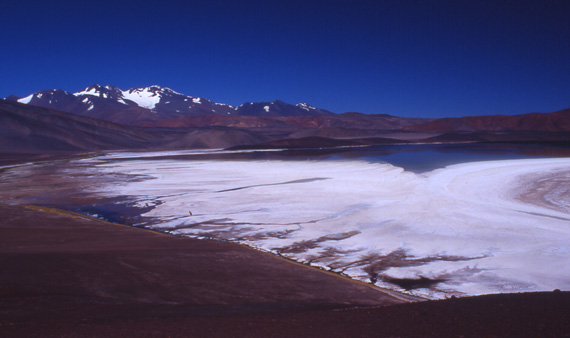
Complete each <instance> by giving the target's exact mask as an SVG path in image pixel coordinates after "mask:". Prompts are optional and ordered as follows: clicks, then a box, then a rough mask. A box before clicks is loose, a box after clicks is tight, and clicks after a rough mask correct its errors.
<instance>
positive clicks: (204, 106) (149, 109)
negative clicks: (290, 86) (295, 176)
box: [5, 84, 334, 124]
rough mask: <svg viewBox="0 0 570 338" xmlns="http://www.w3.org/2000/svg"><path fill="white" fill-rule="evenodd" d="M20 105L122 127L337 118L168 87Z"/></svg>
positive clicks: (35, 99)
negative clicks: (218, 119) (195, 119)
mask: <svg viewBox="0 0 570 338" xmlns="http://www.w3.org/2000/svg"><path fill="white" fill-rule="evenodd" d="M5 99H6V100H9V101H17V102H19V103H23V104H30V105H34V106H38V107H43V108H49V109H55V110H60V111H65V112H69V113H74V114H78V115H83V116H89V117H94V118H99V119H103V120H107V121H111V122H117V123H122V124H141V123H147V122H153V121H161V120H166V119H174V118H180V117H187V116H206V115H211V114H214V115H220V116H326V115H334V113H332V112H329V111H327V110H325V109H320V108H317V107H314V106H311V105H309V104H307V103H297V104H295V105H293V104H289V103H286V102H283V101H281V100H274V101H271V102H245V103H243V104H241V105H240V106H237V107H236V106H232V105H230V104H225V103H218V102H212V101H211V100H209V99H207V98H204V97H194V96H189V95H185V94H182V93H179V92H177V91H175V90H173V89H171V88H168V87H161V86H158V85H151V86H148V87H141V88H130V89H127V90H122V89H119V88H118V87H115V86H113V85H105V86H103V85H100V84H94V85H91V86H88V87H86V88H84V89H82V90H80V91H78V92H75V93H69V92H67V91H64V90H61V89H47V90H42V91H39V92H35V93H32V94H30V95H28V96H25V97H22V98H18V97H17V96H13V95H11V96H9V97H7V98H5Z"/></svg>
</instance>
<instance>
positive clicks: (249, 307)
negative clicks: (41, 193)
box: [0, 206, 570, 337]
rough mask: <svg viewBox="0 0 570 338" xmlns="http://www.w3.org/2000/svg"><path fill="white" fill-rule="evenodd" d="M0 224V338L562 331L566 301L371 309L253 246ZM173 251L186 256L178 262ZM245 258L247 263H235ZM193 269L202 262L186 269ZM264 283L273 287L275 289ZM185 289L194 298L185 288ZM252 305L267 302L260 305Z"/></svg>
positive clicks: (21, 222) (97, 224) (7, 209)
mask: <svg viewBox="0 0 570 338" xmlns="http://www.w3.org/2000/svg"><path fill="white" fill-rule="evenodd" d="M0 214H2V216H3V219H5V221H4V222H2V224H1V225H0V227H1V228H2V232H3V233H4V236H2V237H1V238H0V241H1V242H3V243H2V245H1V246H0V266H1V267H2V271H3V272H4V273H3V274H2V275H0V280H1V283H0V304H1V305H0V313H2V316H1V317H0V334H2V335H6V336H10V337H61V336H66V337H101V336H105V337H124V336H125V335H127V336H137V337H164V336H172V337H185V336H252V337H262V336H273V337H291V336H298V337H325V336H326V337H331V336H333V337H334V336H338V337H341V336H349V335H358V336H362V337H384V336H386V337H388V336H418V335H421V336H425V335H427V336H459V335H462V336H465V337H477V336H482V335H483V336H505V335H507V336H520V337H525V336H528V337H531V336H541V335H542V336H544V335H547V336H561V335H563V334H567V333H569V332H570V323H569V322H568V321H567V320H565V319H566V318H568V316H569V315H570V292H549V293H529V294H504V295H489V296H478V297H466V298H457V299H449V300H440V301H422V302H411V303H409V302H402V301H401V300H390V301H389V302H388V303H384V304H376V305H375V304H372V303H370V298H369V297H378V296H379V294H380V293H381V292H378V290H373V289H372V288H370V287H369V286H364V285H358V283H355V282H352V281H347V280H344V279H342V278H338V277H333V276H331V275H329V274H323V273H322V272H321V271H316V270H314V269H308V268H307V267H306V266H299V265H298V264H297V263H295V264H293V262H290V261H288V262H285V261H283V260H280V259H277V258H275V257H274V256H272V255H268V254H266V253H260V252H258V251H256V250H254V249H252V248H247V249H246V248H243V247H241V246H238V245H235V244H231V243H223V242H217V241H204V240H192V239H190V238H180V237H177V236H171V235H166V234H163V233H156V232H154V231H143V229H137V228H134V227H131V226H126V225H121V224H114V223H109V222H104V221H101V220H98V219H93V218H90V217H87V216H83V215H80V214H75V213H70V212H67V211H63V212H60V211H57V210H54V209H48V210H47V212H46V209H45V208H37V207H31V208H30V207H24V206H0ZM185 243H191V245H190V246H188V245H186V244H185ZM196 246H198V247H196ZM179 250H193V251H189V252H187V253H185V254H183V255H182V256H179V255H177V254H176V252H179ZM227 250H229V251H227ZM236 250H237V251H236ZM191 252H194V253H193V254H192V253H191ZM189 254H190V255H191V256H188V255H189ZM192 255H198V256H192ZM244 255H245V256H244ZM250 255H253V256H255V257H256V258H255V259H254V260H249V259H244V257H250ZM221 256H222V257H221ZM192 257H194V258H192ZM197 259H201V260H204V263H199V264H196V262H197ZM173 261H174V263H173ZM182 262H186V263H187V264H191V266H189V267H184V264H181V263H182ZM228 262H232V263H233V264H229V265H228V264H227V263H228ZM267 262H269V265H267V264H266V263H267ZM203 264H205V265H203ZM223 264H225V265H223ZM234 264H237V265H238V266H237V267H236V266H235V265H234ZM221 265H223V266H221ZM276 266H280V268H278V269H277V270H275V267H276ZM169 267H170V268H169ZM228 267H232V269H233V270H232V271H227V270H226V269H227V268H228ZM140 268H142V269H143V270H140ZM196 269H198V270H196ZM200 269H205V270H200ZM212 269H213V270H215V271H212ZM266 269H273V270H272V271H269V272H268V271H267V270H266ZM18 271H19V272H18ZM198 271H202V272H203V273H204V274H206V275H207V276H206V278H201V276H202V274H201V273H199V272H198ZM246 271H256V274H254V275H249V274H248V273H247V272H246ZM279 271H281V272H279ZM295 271H296V272H295ZM275 273H279V274H281V275H280V277H277V279H275V278H276V276H275ZM283 273H284V274H283ZM291 273H293V274H294V276H289V274H291ZM220 274H221V275H220ZM307 275H311V276H312V277H310V278H308V277H307ZM222 276H226V277H231V278H229V279H228V278H223V277H222ZM286 276H288V277H286ZM219 278H222V279H221V280H219ZM252 279H259V282H253V283H252ZM324 281H327V282H324ZM220 282H222V283H220ZM275 282H277V283H275ZM189 283H190V284H194V287H196V288H197V289H196V288H188V284H189ZM232 285H235V286H237V288H234V287H232ZM224 289H227V290H228V291H230V292H229V293H224V292H221V291H223V290H224ZM349 289H352V290H354V291H356V292H352V293H351V291H350V290H349ZM295 290H297V291H295ZM332 290H336V291H335V292H336V294H331V291H332ZM291 292H293V293H291ZM295 292H297V293H296V294H295ZM236 293H237V295H238V296H239V295H241V296H240V297H236ZM315 294H321V296H317V297H315ZM343 294H344V295H345V296H342V295H343ZM346 296H348V297H346ZM242 297H243V298H242ZM263 297H269V298H267V299H266V301H267V300H268V301H269V302H259V300H262V299H263ZM307 297H309V298H307ZM321 297H329V299H335V303H327V302H323V300H324V298H321ZM343 297H344V299H343ZM280 299H281V300H280ZM285 299H289V300H288V301H287V302H285V303H284V302H283V300H285ZM311 299H313V300H311ZM358 299H360V300H365V299H368V302H369V303H368V304H367V305H365V304H359V302H358V301H357V300H358ZM378 299H379V300H380V299H384V300H389V299H390V296H388V298H378ZM354 305H356V306H357V307H354Z"/></svg>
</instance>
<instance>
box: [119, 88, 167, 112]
mask: <svg viewBox="0 0 570 338" xmlns="http://www.w3.org/2000/svg"><path fill="white" fill-rule="evenodd" d="M123 97H124V98H125V99H127V100H131V101H133V102H134V103H136V104H137V105H139V106H140V107H143V108H147V109H154V107H155V106H156V104H157V103H159V102H160V98H161V95H160V94H159V93H157V92H156V91H153V90H152V89H151V87H147V88H135V89H129V90H128V91H124V92H123Z"/></svg>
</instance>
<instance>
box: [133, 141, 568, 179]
mask: <svg viewBox="0 0 570 338" xmlns="http://www.w3.org/2000/svg"><path fill="white" fill-rule="evenodd" d="M544 157H570V145H566V144H561V143H549V144H536V143H518V144H517V143H473V144H414V145H409V144H406V145H382V146H367V147H350V148H313V149H284V150H280V151H275V150H268V151H264V150H255V151H246V152H240V151H236V152H221V153H217V152H206V153H197V154H185V155H168V156H155V157H150V158H144V157H139V158H137V160H141V159H143V160H151V159H154V160H161V159H166V158H171V159H179V160H285V161H286V160H297V161H299V160H312V161H324V160H364V161H368V162H371V163H390V164H392V165H395V166H397V167H402V168H404V169H406V170H407V171H411V172H415V173H423V172H427V171H431V170H434V169H438V168H443V167H445V166H448V165H452V164H458V163H465V162H476V161H490V160H513V159H528V158H544Z"/></svg>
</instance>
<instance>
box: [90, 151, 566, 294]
mask: <svg viewBox="0 0 570 338" xmlns="http://www.w3.org/2000/svg"><path fill="white" fill-rule="evenodd" d="M148 155H149V157H146V158H145V159H137V157H138V158H142V157H144V156H145V153H115V154H110V155H108V156H102V157H95V158H90V159H84V160H81V162H82V163H83V164H88V167H90V168H91V169H90V170H96V171H98V172H100V173H104V174H124V175H137V177H138V179H137V180H121V181H109V182H107V183H105V184H102V185H99V186H97V187H93V188H91V189H90V190H88V191H87V192H88V193H91V194H97V195H103V196H108V197H111V196H134V197H135V198H136V200H137V204H138V205H140V206H154V208H153V209H152V210H151V211H150V212H148V213H146V214H144V216H145V217H147V218H148V219H150V220H151V222H150V224H151V226H152V227H154V228H157V229H161V230H163V231H169V232H171V233H173V234H178V235H186V236H192V237H209V238H210V237H211V238H217V239H223V240H232V241H239V242H241V243H245V244H248V245H250V246H252V247H255V248H258V249H261V250H266V251H271V252H273V253H276V254H279V255H282V256H286V257H289V258H293V259H295V260H298V261H301V262H306V263H310V264H312V265H315V266H320V267H323V268H326V269H330V270H333V271H336V272H340V273H343V274H346V275H348V276H351V277H353V278H356V279H359V280H362V281H366V282H372V283H375V284H376V285H378V286H382V287H387V288H391V289H396V290H401V291H402V290H404V289H407V290H404V291H406V292H408V293H411V294H414V295H420V296H424V297H429V298H442V297H446V296H449V295H451V294H455V295H478V294H486V293H499V292H518V291H521V292H522V291H539V290H552V289H556V288H558V289H563V290H568V289H570V273H569V271H570V266H569V265H570V264H569V263H568V262H569V258H570V244H569V243H570V241H569V240H570V212H569V211H568V209H567V208H566V209H565V206H564V205H565V204H564V203H566V202H565V201H564V199H556V200H555V201H554V202H553V201H552V198H551V200H550V202H549V201H548V199H545V198H544V197H545V196H567V195H568V194H565V193H564V191H567V189H568V187H569V185H570V179H569V175H568V172H569V171H570V169H569V168H570V159H564V158H563V159H538V160H530V159H527V160H508V161H487V162H472V163H464V164H458V165H453V166H449V167H446V168H443V169H438V170H435V171H432V172H428V173H424V174H415V173H411V172H408V171H405V170H404V169H402V168H399V167H395V166H392V165H390V164H382V163H368V162H364V161H277V160H272V161H220V160H200V161H196V160H180V159H176V158H175V157H173V158H164V159H153V158H151V157H152V156H159V155H160V153H156V154H148ZM168 155H169V156H175V155H176V153H169V154H168ZM121 159H124V160H121ZM82 170H84V169H82ZM540 180H550V181H552V180H556V184H555V185H551V186H550V188H549V189H550V190H552V189H555V190H557V191H558V192H557V193H556V194H554V195H552V194H550V195H549V192H548V191H544V193H542V192H539V193H537V190H536V189H533V188H532V187H533V186H534V184H536V182H537V181H540ZM541 189H544V187H542V188H541ZM565 189H566V190H565ZM566 201H567V200H566ZM190 213H191V214H190ZM418 283H424V284H422V285H420V286H424V287H422V288H417V287H416V286H418ZM414 284H415V285H414ZM425 286H429V287H425Z"/></svg>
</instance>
